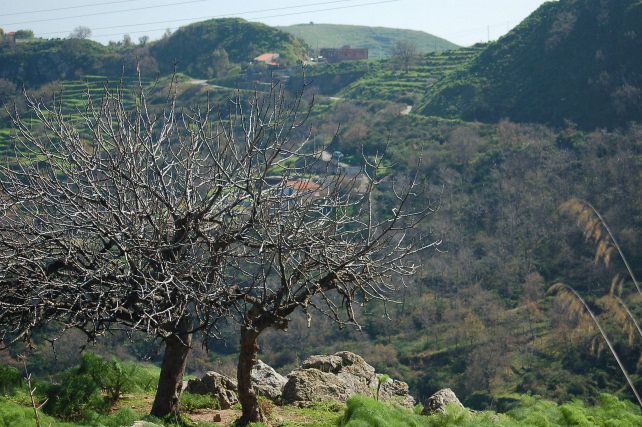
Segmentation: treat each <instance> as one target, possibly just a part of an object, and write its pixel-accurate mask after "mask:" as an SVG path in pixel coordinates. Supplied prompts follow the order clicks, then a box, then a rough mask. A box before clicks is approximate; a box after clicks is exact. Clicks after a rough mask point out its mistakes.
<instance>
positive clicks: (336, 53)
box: [319, 45, 368, 62]
mask: <svg viewBox="0 0 642 427" xmlns="http://www.w3.org/2000/svg"><path fill="white" fill-rule="evenodd" d="M319 55H321V56H322V57H323V58H324V59H325V60H326V61H328V62H342V61H365V60H367V59H368V48H356V49H351V48H350V46H348V45H346V46H343V47H342V48H340V49H331V48H323V49H321V51H319Z"/></svg>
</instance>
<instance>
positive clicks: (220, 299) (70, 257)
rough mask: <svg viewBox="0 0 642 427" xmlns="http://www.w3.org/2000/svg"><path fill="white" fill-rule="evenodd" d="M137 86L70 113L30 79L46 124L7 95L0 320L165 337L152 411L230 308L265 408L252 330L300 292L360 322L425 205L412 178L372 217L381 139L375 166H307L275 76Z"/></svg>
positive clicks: (282, 313) (314, 159)
mask: <svg viewBox="0 0 642 427" xmlns="http://www.w3.org/2000/svg"><path fill="white" fill-rule="evenodd" d="M128 94H129V92H127V91H125V90H124V89H123V88H122V87H120V88H118V89H117V90H115V91H114V90H111V89H109V90H105V92H104V94H103V97H102V99H101V100H100V102H97V101H95V100H94V99H92V98H91V97H90V96H88V97H87V99H86V100H85V108H83V109H81V110H79V111H78V112H77V114H76V118H74V119H72V118H69V117H73V116H69V115H66V114H65V112H64V111H63V109H62V107H61V106H60V105H58V106H54V107H53V108H47V107H46V106H44V105H42V104H41V103H40V102H39V101H38V100H37V99H35V98H33V97H27V102H28V105H29V107H30V109H31V111H32V112H33V113H34V115H35V116H37V118H38V120H39V121H40V122H41V123H42V125H43V128H44V131H42V132H41V133H39V134H34V133H33V132H32V131H31V128H30V127H28V126H27V125H26V124H25V123H23V121H22V120H21V118H20V115H19V113H18V111H17V110H14V111H13V112H12V114H11V115H12V118H13V122H14V124H15V126H16V129H17V132H18V138H16V142H15V153H16V154H15V158H14V159H13V160H12V161H11V162H8V163H7V164H5V165H3V166H0V211H1V213H2V218H3V219H2V220H1V222H0V237H1V238H0V332H1V336H0V337H1V338H2V341H3V343H4V345H9V344H11V343H12V342H16V341H19V340H21V339H25V340H28V339H29V338H30V336H31V334H32V332H33V331H34V330H35V329H36V328H38V327H41V326H43V325H45V324H47V323H49V322H52V321H56V322H58V324H60V325H61V327H62V330H63V331H64V330H67V329H69V328H78V329H81V330H82V331H84V332H85V333H86V334H87V336H88V339H89V340H94V339H96V338H98V337H99V336H100V335H102V334H104V333H105V332H106V331H108V330H112V329H125V330H128V331H142V332H144V333H146V334H147V335H148V336H149V337H150V338H152V339H153V338H159V339H161V340H162V341H163V342H164V344H165V352H164V356H163V360H162V366H161V377H160V382H159V386H158V390H157V394H156V398H155V401H154V404H153V407H152V410H151V413H152V414H153V415H157V416H162V415H165V414H167V413H177V412H178V411H179V397H180V392H181V388H182V379H183V372H184V369H185V364H186V360H187V355H188V352H189V348H190V345H191V342H192V335H193V334H194V333H195V332H197V331H200V332H201V333H202V334H203V336H204V337H205V339H207V338H208V337H217V330H216V326H217V323H218V322H219V321H220V320H222V319H236V320H238V321H239V322H240V324H241V332H240V334H241V337H240V340H241V354H240V359H239V365H238V374H237V377H238V381H239V398H240V401H241V403H242V406H243V419H244V420H246V421H257V420H261V419H263V418H264V417H263V414H262V413H261V410H260V408H259V405H258V402H257V397H256V393H255V392H254V389H253V386H252V383H251V377H250V373H251V369H252V366H253V365H254V363H255V361H256V357H257V351H258V349H259V348H258V345H257V338H258V336H259V334H260V333H261V332H262V331H263V330H265V329H266V328H276V329H283V330H285V329H286V328H287V325H288V321H289V319H288V315H290V314H291V313H292V312H293V311H294V310H296V309H298V308H300V309H302V310H303V311H304V312H305V313H306V314H307V315H308V319H310V312H311V309H316V310H318V311H319V312H320V313H322V314H323V315H326V316H329V317H330V318H332V319H333V320H335V321H336V322H338V323H339V324H340V325H344V324H348V323H353V324H356V322H357V321H356V319H355V314H354V309H353V305H354V304H361V303H365V302H368V301H371V300H373V299H379V300H383V301H388V300H389V299H390V298H391V292H392V291H394V290H395V287H396V286H399V283H398V282H397V280H395V279H396V276H399V277H403V276H406V275H410V274H412V273H413V272H414V270H415V268H416V267H415V265H414V264H412V262H411V261H410V259H411V258H412V257H411V255H413V254H415V253H416V252H417V251H419V250H421V249H423V248H425V247H427V246H430V245H432V244H430V243H426V241H424V240H423V239H422V238H421V237H420V236H415V235H414V230H413V228H414V227H415V225H416V224H417V222H418V221H420V220H422V219H423V218H424V217H426V216H427V215H428V214H430V213H431V212H432V210H431V209H430V207H428V208H420V209H414V208H413V206H412V203H411V202H412V200H413V199H414V196H415V195H416V190H417V188H418V182H417V180H416V179H415V180H413V181H411V182H410V183H409V184H406V185H405V189H403V191H402V190H401V189H396V188H394V187H393V191H395V195H396V200H397V206H395V207H394V208H393V207H392V206H389V207H388V209H391V210H388V212H390V214H389V215H388V216H386V217H384V218H379V215H377V210H376V209H375V206H374V202H373V190H374V189H375V187H376V185H377V183H378V179H377V174H378V170H379V169H380V164H381V157H376V159H375V160H374V161H372V162H370V163H368V164H367V166H366V168H365V169H364V177H367V181H365V182H364V183H362V182H361V178H358V179H357V178H355V179H352V180H348V179H345V177H342V176H334V175H332V173H333V172H334V169H333V168H331V167H330V164H329V163H328V164H327V165H326V168H325V170H326V171H328V172H326V173H325V174H323V175H322V176H316V177H313V176H312V175H311V174H310V170H311V168H312V166H314V165H315V164H316V167H317V168H318V163H320V162H321V160H320V158H321V156H320V152H313V149H312V147H310V145H311V144H306V141H307V135H309V132H305V131H303V130H304V128H303V127H302V126H303V124H304V122H305V120H306V119H307V117H308V113H309V110H308V111H307V112H306V111H303V112H302V111H300V102H301V97H300V96H298V97H296V98H295V99H290V100H289V99H288V98H287V97H286V95H285V94H284V93H283V92H282V91H281V90H280V89H279V87H277V86H274V87H273V88H272V90H271V91H270V93H268V94H263V95H262V94H259V93H254V96H253V97H251V99H249V100H243V99H241V96H240V94H237V96H236V97H235V98H234V99H232V100H230V102H229V104H228V105H227V106H224V107H218V108H217V107H214V106H210V105H205V106H196V107H194V108H192V109H190V110H189V111H182V112H178V111H177V110H176V108H175V103H176V99H175V96H169V97H168V99H167V102H166V103H165V105H164V106H163V107H162V108H160V107H159V110H158V111H156V112H153V109H152V107H151V106H148V105H147V102H146V92H145V90H144V88H143V87H142V86H141V87H140V88H138V90H137V91H136V93H135V97H134V98H135V99H133V100H131V101H134V102H129V101H128ZM127 105H132V107H130V109H128V108H127V107H126V106H127ZM225 107H226V108H225ZM78 117H79V118H78ZM323 148H325V147H323ZM277 171H278V173H279V175H278V176H276V177H274V176H272V175H274V174H275V173H276V172H277ZM337 296H338V299H337ZM342 313H343V315H342ZM52 341H54V342H55V337H52Z"/></svg>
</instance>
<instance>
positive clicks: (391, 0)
mask: <svg viewBox="0 0 642 427" xmlns="http://www.w3.org/2000/svg"><path fill="white" fill-rule="evenodd" d="M194 1H206V0H192V1H190V2H194ZM352 1H354V0H333V1H324V2H316V3H308V4H304V5H298V6H288V7H278V8H269V9H261V10H255V11H249V12H238V13H231V14H225V15H214V16H209V17H203V16H199V17H194V18H185V19H172V20H166V21H153V22H145V23H140V22H138V23H136V24H127V25H111V26H106V27H99V28H94V29H93V30H98V31H100V30H110V29H116V28H128V27H137V28H140V27H141V26H144V25H160V24H171V23H177V22H195V21H199V20H204V19H216V18H225V17H238V16H246V15H253V14H260V13H265V12H273V11H281V10H292V9H301V8H304V7H312V6H319V5H330V4H336V3H347V2H352ZM399 1H401V0H379V1H374V2H373V1H371V2H367V3H360V4H352V5H346V6H335V7H327V8H321V9H313V10H305V11H299V12H290V13H280V14H273V15H265V16H254V17H252V19H269V18H278V17H283V16H293V15H301V14H307V13H317V12H325V11H331V10H340V9H348V8H355V7H364V6H372V5H376V4H383V3H394V2H399ZM190 2H180V3H173V4H171V5H176V4H182V3H190ZM165 6H169V4H168V5H165ZM109 13H116V12H115V11H114V12H109ZM95 15H100V14H95ZM0 25H6V24H0ZM164 29H165V28H155V29H150V28H147V29H142V30H139V31H133V32H130V34H142V33H146V32H153V31H162V30H164ZM69 32H70V30H65V31H53V32H45V33H42V34H46V35H55V34H67V33H69ZM117 35H121V34H120V33H113V34H95V33H94V34H93V36H94V37H111V36H117Z"/></svg>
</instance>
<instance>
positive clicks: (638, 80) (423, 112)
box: [0, 0, 642, 411]
mask: <svg viewBox="0 0 642 427" xmlns="http://www.w3.org/2000/svg"><path fill="white" fill-rule="evenodd" d="M316 26H317V25H315V27H316ZM310 27H312V26H310ZM69 42H72V43H76V45H77V46H79V48H78V49H75V50H74V49H71V46H73V44H72V43H69ZM351 44H352V45H353V46H355V47H356V46H358V45H357V44H355V43H351ZM641 45H642V2H641V1H640V0H636V1H633V0H622V1H618V2H613V1H611V2H605V1H599V0H584V1H573V0H568V1H564V0H562V1H560V2H549V3H546V4H544V5H543V6H542V7H541V8H540V9H538V10H537V11H536V12H535V13H533V14H532V15H531V16H530V17H529V18H528V19H526V20H525V21H524V22H523V23H521V24H520V25H519V26H518V27H516V28H515V29H514V30H513V31H512V32H510V33H509V34H508V35H507V36H505V37H503V38H502V39H500V40H499V41H498V42H496V43H491V44H489V45H475V46H473V47H469V48H460V49H455V50H447V51H443V52H429V53H425V54H422V55H420V56H418V57H417V58H416V60H415V61H413V63H412V64H411V66H410V67H409V69H408V71H406V70H402V69H399V67H395V66H394V64H392V63H391V61H389V60H381V61H379V60H371V61H358V62H357V61H354V62H343V63H338V64H328V65H315V66H310V67H307V68H306V70H307V71H306V78H307V81H308V83H310V87H309V88H308V92H307V93H306V95H305V96H304V102H303V104H302V105H303V106H306V105H310V104H311V102H310V99H311V97H310V96H308V95H309V94H310V93H312V92H314V93H316V94H317V95H318V96H317V97H316V98H315V103H314V109H313V110H312V114H311V115H310V120H309V122H307V123H306V126H305V129H304V130H303V127H302V133H303V132H305V131H307V130H308V129H309V130H310V132H311V135H310V137H311V141H312V144H313V145H315V144H320V143H322V142H327V141H329V140H330V139H331V138H332V136H333V135H335V134H336V138H335V139H334V142H333V145H332V147H331V149H333V150H338V151H341V153H343V155H342V158H341V161H342V162H345V163H346V164H349V165H354V166H358V165H359V164H360V163H362V162H363V158H362V157H361V156H362V153H364V154H365V155H366V156H371V158H372V156H374V155H375V154H376V155H378V154H379V153H382V152H384V151H386V152H387V156H389V157H388V159H389V162H388V163H386V164H387V165H390V166H391V168H390V169H389V170H387V171H386V172H385V173H386V174H387V175H386V176H385V180H384V181H383V182H382V185H381V187H380V188H381V192H378V193H377V194H376V201H377V209H379V211H380V212H384V213H385V210H386V209H387V207H389V206H390V205H391V204H392V202H393V201H394V193H393V191H392V190H393V189H394V186H393V184H392V183H391V182H394V181H395V180H396V182H398V183H400V185H401V186H403V185H404V182H407V181H408V179H409V178H408V177H411V176H412V175H413V173H414V172H415V171H417V172H418V173H419V175H420V176H421V177H422V178H423V179H425V183H426V191H425V193H422V196H421V197H420V199H419V200H418V201H417V203H418V204H420V205H421V206H431V207H435V208H437V211H436V213H435V214H434V215H433V216H431V217H430V218H429V220H428V221H425V222H424V223H421V224H420V225H419V231H421V232H423V233H425V234H426V235H429V236H431V238H434V239H435V240H439V241H442V244H441V245H440V247H439V250H438V251H427V252H425V253H422V254H420V255H417V261H418V262H417V263H418V264H422V267H421V268H420V270H419V271H418V274H417V275H416V276H415V277H414V278H413V279H412V280H411V281H408V283H406V286H405V287H402V288H400V289H399V290H398V293H396V294H395V299H396V300H397V301H399V302H400V303H399V304H390V305H389V306H387V307H384V306H382V305H377V304H370V305H367V306H364V307H363V308H362V309H360V310H359V313H357V314H358V318H359V320H360V322H361V326H362V327H363V328H362V330H361V331H357V330H355V329H353V328H344V329H343V330H337V328H336V325H335V324H333V323H332V322H331V321H330V320H327V319H325V317H324V316H322V315H316V316H315V318H314V321H313V322H312V325H313V326H312V327H311V328H310V327H308V326H307V320H308V319H307V318H306V316H304V315H303V314H301V313H299V314H295V315H294V316H293V319H292V322H291V324H290V328H289V331H288V332H287V333H283V332H281V331H276V330H268V331H266V333H265V334H264V335H263V336H262V342H261V343H260V344H261V354H260V357H261V359H262V360H264V361H265V362H267V363H269V364H270V365H272V366H274V367H275V368H277V369H278V370H279V371H280V372H282V373H284V374H285V373H287V372H289V370H291V369H293V368H294V367H296V366H297V365H298V364H299V363H300V361H301V360H303V359H305V357H307V356H308V355H311V354H320V353H323V354H330V353H333V352H335V351H339V350H352V351H354V352H357V353H359V354H361V355H363V357H364V358H365V359H366V360H367V361H368V362H369V363H371V364H372V365H374V366H376V368H377V371H378V372H383V373H388V374H390V375H392V376H394V377H398V378H400V379H403V380H405V381H407V382H408V383H409V385H410V390H411V393H412V394H413V395H414V396H416V397H417V398H418V399H419V400H420V401H422V402H424V401H425V399H426V398H427V397H428V396H430V395H431V394H432V393H433V392H434V391H436V390H437V389H439V388H442V387H450V388H452V389H453V390H455V391H456V393H457V395H458V396H460V397H461V399H462V401H464V403H465V404H466V405H467V406H470V407H473V408H475V409H488V408H491V409H494V410H496V411H505V410H506V411H508V410H511V408H516V407H518V406H519V402H520V399H521V397H520V396H521V395H522V394H523V393H529V394H530V395H533V396H536V395H538V396H542V397H543V398H545V399H551V400H554V401H556V402H558V403H562V402H567V401H570V400H573V399H575V398H579V399H583V400H584V401H585V402H587V403H589V404H597V403H599V400H600V395H601V393H612V394H616V395H617V396H618V397H619V398H624V399H634V396H633V394H632V393H631V391H630V389H629V388H628V386H627V385H626V382H625V379H624V377H623V375H622V373H621V372H620V370H619V368H618V366H617V364H616V362H615V361H614V359H613V357H612V355H611V353H610V352H609V350H608V349H607V348H606V346H605V344H604V343H603V341H602V339H601V337H600V336H599V335H598V334H597V333H596V329H595V327H594V326H593V324H592V323H590V322H587V319H586V317H587V316H586V313H581V312H578V310H577V306H578V303H577V300H574V299H572V298H571V299H569V298H568V297H567V298H566V299H564V298H560V297H558V296H555V295H553V294H552V293H549V292H548V291H549V290H550V289H551V288H552V286H553V285H555V284H557V283H566V284H568V285H571V286H573V288H574V289H576V290H577V291H578V292H579V293H580V294H581V295H582V296H584V297H585V298H586V299H587V301H588V304H589V305H590V306H591V307H592V308H593V310H594V312H595V314H596V315H597V316H598V317H599V318H600V319H601V320H603V321H604V325H605V329H606V331H607V332H608V333H609V335H610V336H611V340H612V341H613V343H614V344H615V345H616V347H617V349H618V352H619V353H620V357H621V359H622V361H623V363H624V365H625V366H626V367H627V369H628V371H629V373H630V374H631V376H632V378H633V380H634V381H635V383H636V384H638V385H640V384H641V381H642V363H640V345H641V344H640V338H641V337H640V336H638V335H636V332H635V331H636V330H635V329H634V328H632V327H631V325H630V324H629V323H630V322H628V321H626V320H622V317H618V316H620V315H621V314H622V313H621V311H622V309H621V308H620V311H619V312H618V311H617V308H618V307H620V306H619V305H617V304H615V305H614V304H613V301H614V299H615V296H617V297H618V298H621V299H622V300H623V301H624V302H625V303H627V304H628V305H629V307H631V308H632V311H633V313H634V315H639V314H641V313H642V304H640V302H642V297H641V296H639V295H638V294H637V293H636V292H635V288H634V285H633V283H632V282H631V281H630V280H629V279H628V276H627V271H626V268H625V266H624V265H623V262H622V260H621V259H620V258H618V257H617V256H616V255H613V257H612V258H613V259H612V260H610V263H607V262H606V260H603V259H602V258H600V256H597V255H596V251H598V250H599V249H597V248H598V245H597V244H595V242H594V241H593V240H587V239H586V238H585V236H584V235H583V233H582V231H581V230H580V229H579V228H578V227H577V225H576V221H575V219H574V218H572V217H570V216H569V215H568V214H565V213H564V212H563V211H562V210H561V209H560V206H562V205H563V204H565V203H566V202H568V201H569V199H573V198H579V199H583V200H586V201H588V202H590V203H591V204H592V206H594V207H595V208H596V209H597V210H598V211H599V212H600V213H601V214H602V215H603V216H604V218H605V219H606V221H607V222H608V224H609V225H610V227H611V230H612V231H613V233H614V235H615V236H617V237H618V240H619V243H620V246H621V248H622V250H623V252H624V253H625V254H626V256H627V257H628V259H629V262H630V263H631V265H632V266H633V267H632V268H633V271H634V272H635V274H636V275H637V276H638V277H640V276H642V253H641V252H640V251H639V247H640V236H642V215H641V214H640V212H641V208H642V174H640V172H639V171H640V170H642V155H641V153H642V130H641V127H640V126H639V125H638V124H635V123H631V124H629V122H632V121H635V120H637V121H640V119H641V118H642V107H641V105H642V95H641V89H640V88H642V57H641V56H640V55H639V52H640V47H641ZM14 48H15V50H12V49H14ZM1 49H2V50H0V53H1V56H0V78H5V79H9V80H11V81H20V79H23V81H27V82H30V83H31V84H32V85H33V86H37V85H38V84H42V82H46V81H50V80H52V79H61V80H62V79H65V80H63V81H62V82H56V83H53V84H51V85H49V86H45V87H42V88H41V89H40V90H39V91H38V92H37V93H36V95H37V96H40V95H43V94H44V95H48V96H51V91H49V92H48V93H47V92H46V90H48V89H52V88H53V89H55V91H56V96H58V93H61V92H60V91H62V93H63V95H64V98H63V101H62V107H63V109H64V110H65V111H69V112H70V117H71V118H72V119H73V120H76V121H77V120H78V116H77V115H75V114H76V112H75V108H76V107H81V108H82V102H81V99H82V96H83V93H85V92H86V91H87V90H89V91H90V92H91V93H92V94H94V96H99V95H100V93H101V88H102V86H103V85H102V82H103V81H105V80H107V79H109V80H112V76H113V75H117V76H118V75H120V73H121V71H122V68H121V67H122V59H123V58H125V59H127V61H128V62H126V64H127V67H128V68H127V69H126V70H125V74H126V78H125V79H123V84H124V86H126V87H130V88H134V89H135V88H136V87H137V85H138V83H137V78H136V77H135V73H134V72H133V67H131V64H132V63H133V62H132V61H133V59H132V58H133V57H134V56H137V55H138V54H139V53H140V54H144V56H142V58H145V59H146V62H145V63H146V64H147V68H146V70H147V71H150V72H151V71H152V70H158V69H159V68H160V70H161V71H162V72H163V73H168V72H170V71H171V69H170V68H171V65H172V63H173V60H174V58H176V59H178V60H179V64H178V67H179V71H181V72H184V73H185V74H187V75H189V76H187V75H181V76H180V78H179V81H180V84H179V86H178V89H177V91H178V95H179V103H180V104H179V106H180V107H183V106H190V105H195V104H197V103H198V102H201V104H203V103H205V102H208V101H209V102H211V103H212V104H213V105H216V104H219V103H220V104H224V103H225V102H226V96H227V95H229V94H231V93H232V89H227V88H228V87H237V83H238V82H239V81H241V79H242V78H245V79H246V83H247V84H248V85H252V86H254V85H256V81H257V80H258V77H257V75H258V72H256V71H257V70H256V68H253V67H254V65H249V64H248V61H249V60H251V58H253V57H254V56H256V55H257V54H258V53H263V52H266V51H277V52H279V53H280V54H281V57H282V59H283V62H284V63H293V62H295V61H296V60H297V59H299V58H302V57H303V55H304V53H305V51H306V46H305V45H304V43H302V42H301V41H299V40H297V39H296V38H294V36H292V35H290V34H287V33H284V32H283V31H279V30H277V29H274V28H271V27H267V26H264V25H261V24H253V23H248V22H246V21H243V20H240V19H226V20H211V21H205V22H201V23H198V24H193V25H189V26H186V27H183V28H181V29H180V30H178V31H177V32H176V33H174V34H172V35H170V36H168V37H167V38H165V39H163V40H160V41H158V42H153V43H149V44H147V45H145V46H131V47H127V48H126V47H120V46H118V47H104V46H100V45H96V44H94V43H92V42H89V41H69V40H64V41H63V40H57V41H43V42H39V43H30V44H22V45H20V46H19V47H18V46H13V47H9V46H5V47H2V48H1ZM21 55H22V56H21ZM371 57H374V55H372V54H371ZM237 64H242V65H243V66H242V67H241V65H238V66H237ZM235 68H238V73H237V74H234V73H232V72H230V70H232V69H235ZM265 68H266V67H264V71H265V74H268V73H269V71H267V70H265ZM90 72H91V73H95V74H97V75H95V76H94V75H90V76H87V74H89V73H90ZM153 74H154V75H155V73H153ZM283 74H286V73H285V72H283ZM287 74H288V75H290V73H289V70H288V73H287ZM152 76H153V75H152V74H151V73H150V75H146V76H145V77H148V78H144V79H143V84H144V85H145V87H147V88H151V87H152V86H153V79H150V78H149V77H152ZM219 76H220V77H219ZM228 76H231V77H228ZM192 77H198V78H210V77H214V78H218V80H213V81H210V82H209V83H216V84H219V85H221V86H225V87H223V88H221V87H214V86H207V85H195V84H192V83H191V82H190V81H191V78H192ZM167 80H168V79H167V77H165V76H164V77H162V78H161V80H160V82H159V85H158V86H156V90H155V91H154V94H153V95H151V96H152V97H153V102H154V103H155V104H156V107H158V106H159V105H162V102H163V100H164V94H166V93H167V92H168V88H167V84H168V82H167ZM112 81H113V80H112ZM301 82H302V79H301V78H300V77H297V75H296V74H294V77H293V78H291V79H290V80H289V83H288V85H289V87H291V88H292V89H293V90H300V88H301V85H300V83H301ZM0 83H1V82H0ZM111 87H113V85H112V86H111ZM0 89H1V88H0ZM14 89H15V88H14ZM252 93H253V91H252ZM0 94H1V93H0ZM326 95H327V96H332V97H333V98H329V97H327V96H326ZM56 99H58V98H56ZM45 101H46V103H47V104H50V103H51V101H52V100H51V99H50V98H46V99H45ZM130 102H132V103H133V99H132V100H130ZM401 104H404V105H401ZM408 104H410V105H413V107H414V108H413V110H412V112H411V113H410V114H400V111H402V110H403V109H404V108H405V107H406V105H408ZM2 114H4V115H2V116H0V155H3V156H5V157H9V158H11V156H12V154H13V152H12V150H13V149H12V146H11V145H10V142H11V135H12V133H11V131H10V127H11V125H10V124H9V122H8V120H6V118H5V115H6V114H5V113H2ZM21 114H22V116H23V117H25V118H27V117H29V124H30V126H36V127H37V126H38V123H37V121H36V122H35V123H34V122H33V119H32V118H31V117H30V116H29V114H28V112H25V113H24V114H23V113H21ZM565 119H569V120H571V121H574V122H576V123H577V125H578V126H576V125H575V124H573V123H570V122H566V121H565ZM517 122H520V123H517ZM308 124H309V125H310V127H309V128H308V127H307V125H308ZM596 127H604V128H606V130H601V129H598V130H596V129H595V128H596ZM616 128H617V130H615V129H616ZM315 146H317V145H315ZM337 166H338V165H337ZM375 214H377V212H375ZM604 242H606V240H602V241H601V242H600V245H601V244H602V243H604ZM608 244H609V243H608V242H606V245H607V246H608ZM603 249H604V248H602V250H603ZM598 253H599V252H598ZM609 253H610V252H609ZM614 278H617V280H615V281H614ZM611 284H613V286H611ZM336 303H337V306H339V305H340V304H341V301H340V300H339V299H337V301H336ZM573 303H575V304H573ZM583 314H584V315H583ZM638 317H639V316H638ZM75 332H77V331H70V332H69V333H68V334H66V335H65V336H64V337H63V339H62V340H61V341H60V342H59V348H69V349H72V348H73V349H75V348H78V347H79V346H80V345H82V344H85V339H86V337H84V336H82V335H81V334H80V333H79V332H78V334H75ZM221 336H222V337H224V338H225V339H226V341H225V342H223V341H212V342H211V343H210V349H209V350H210V351H209V352H206V351H205V349H203V348H202V347H201V346H199V345H195V346H194V349H193V351H192V356H190V359H189V361H188V372H189V373H190V374H199V373H202V372H205V371H209V370H212V369H214V370H217V371H223V370H224V369H228V370H231V372H232V375H233V370H234V363H235V360H236V357H237V355H238V351H239V347H238V345H239V343H238V341H239V340H238V330H237V328H236V325H234V323H233V322H231V324H230V325H224V326H222V331H221ZM38 340H40V341H38ZM36 342H40V344H39V345H36V346H35V347H33V348H29V349H23V347H13V348H12V349H11V350H10V352H3V353H0V357H2V358H4V359H2V360H3V363H15V364H17V363H18V362H17V357H18V354H21V353H22V352H26V354H27V355H28V360H27V366H28V367H29V370H30V372H33V373H34V375H36V376H41V377H48V376H49V375H50V374H51V370H52V366H56V369H63V368H71V367H72V366H74V364H75V363H77V362H78V361H79V358H80V355H79V354H78V352H75V351H68V352H60V353H61V354H59V355H58V359H56V361H55V362H54V355H53V350H52V349H51V347H50V346H49V345H46V344H45V343H44V342H43V341H42V337H41V336H37V337H36ZM156 344H157V342H151V341H146V340H144V339H143V338H140V339H138V337H134V339H132V338H131V337H129V338H127V337H124V336H122V335H114V336H108V337H106V338H105V339H104V340H101V341H99V343H98V344H97V347H95V348H97V349H98V350H100V352H101V354H103V355H113V354H118V355H120V356H122V357H125V358H128V359H129V358H140V357H143V356H145V355H151V354H155V353H154V351H155V350H156V348H157V346H156ZM63 353H64V354H63ZM153 362H158V358H156V359H154V360H153ZM20 366H21V365H20Z"/></svg>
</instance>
